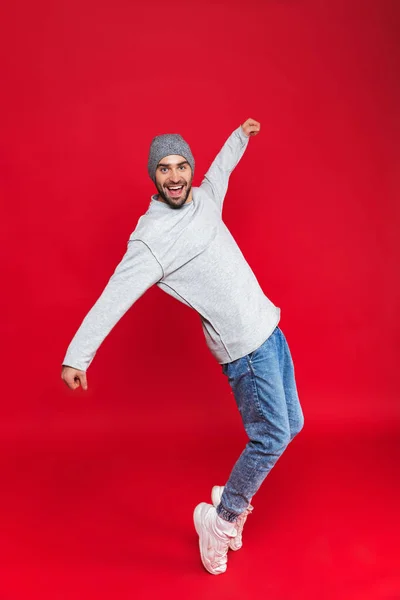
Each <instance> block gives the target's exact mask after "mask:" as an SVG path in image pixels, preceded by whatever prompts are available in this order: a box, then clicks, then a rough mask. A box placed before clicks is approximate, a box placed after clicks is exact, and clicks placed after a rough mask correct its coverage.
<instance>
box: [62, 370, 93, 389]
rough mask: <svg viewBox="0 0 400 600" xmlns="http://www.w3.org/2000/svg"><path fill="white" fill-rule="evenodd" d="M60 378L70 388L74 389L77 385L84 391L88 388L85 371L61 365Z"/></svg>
mask: <svg viewBox="0 0 400 600" xmlns="http://www.w3.org/2000/svg"><path fill="white" fill-rule="evenodd" d="M61 379H63V380H64V381H65V383H66V384H67V386H68V387H69V388H70V389H71V390H76V388H78V387H79V386H81V387H82V389H84V390H85V391H86V390H87V389H88V385H87V379H86V373H85V371H80V370H79V369H74V368H73V367H67V366H65V365H63V368H62V371H61Z"/></svg>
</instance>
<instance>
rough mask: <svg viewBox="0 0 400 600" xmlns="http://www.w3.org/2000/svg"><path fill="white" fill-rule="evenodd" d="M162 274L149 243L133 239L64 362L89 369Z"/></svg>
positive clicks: (70, 347) (89, 313)
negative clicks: (118, 325) (114, 330)
mask: <svg viewBox="0 0 400 600" xmlns="http://www.w3.org/2000/svg"><path fill="white" fill-rule="evenodd" d="M162 276H163V272H162V268H161V266H160V264H159V263H158V262H157V260H156V258H155V257H154V256H153V254H152V253H151V252H150V250H149V248H148V247H147V246H146V244H144V243H143V242H141V241H140V240H132V241H129V242H128V248H127V251H126V253H125V254H124V256H123V258H122V260H121V262H120V263H119V265H118V266H117V267H116V269H115V271H114V273H113V275H112V276H111V278H110V280H109V282H108V284H107V285H106V287H105V288H104V290H103V292H102V294H101V296H100V297H99V299H98V300H97V302H96V303H95V304H94V306H93V307H92V308H91V309H90V311H89V312H88V314H87V315H86V317H85V318H84V320H83V321H82V323H81V325H80V327H79V329H78V331H77V332H76V334H75V336H74V338H73V339H72V341H71V343H70V345H69V346H68V350H67V353H66V355H65V358H64V360H63V363H62V364H63V365H66V366H69V367H73V368H74V369H79V370H81V371H86V370H87V368H88V367H89V365H90V363H91V362H92V360H93V358H94V355H95V354H96V351H97V349H98V348H99V346H100V344H101V343H102V342H103V340H104V338H105V337H106V336H107V335H108V334H109V333H110V331H111V329H112V328H113V327H114V325H115V324H116V323H117V322H118V321H119V320H120V319H121V317H122V316H123V315H124V314H125V313H126V312H127V310H128V309H129V308H130V307H131V306H132V304H133V303H134V302H136V300H138V298H140V296H142V295H143V294H144V292H145V291H146V290H147V289H149V288H150V287H151V286H152V285H153V284H155V283H156V282H157V281H159V280H160V279H161V278H162ZM67 383H68V382H67Z"/></svg>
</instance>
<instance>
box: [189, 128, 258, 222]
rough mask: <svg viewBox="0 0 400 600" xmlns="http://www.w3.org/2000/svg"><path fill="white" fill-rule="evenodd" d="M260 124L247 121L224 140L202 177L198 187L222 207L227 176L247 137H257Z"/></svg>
mask: <svg viewBox="0 0 400 600" xmlns="http://www.w3.org/2000/svg"><path fill="white" fill-rule="evenodd" d="M259 130H260V124H259V123H258V122H257V121H254V120H253V119H247V121H245V122H244V123H243V125H240V127H238V128H237V129H235V131H234V132H233V133H231V135H230V136H229V137H228V139H227V140H226V142H225V144H224V145H223V146H222V148H221V150H220V151H219V153H218V154H217V156H216V157H215V159H214V161H213V163H212V164H211V166H210V168H209V169H208V171H207V173H206V174H205V176H204V179H203V181H202V182H201V184H200V187H201V188H202V189H203V190H204V191H205V192H206V193H207V194H208V195H209V196H210V197H211V198H212V199H213V200H214V201H215V202H216V203H217V205H218V207H219V208H220V210H221V211H222V206H223V202H224V198H225V194H226V191H227V189H228V182H229V176H230V174H231V173H232V171H233V169H234V168H235V167H236V165H237V164H238V162H239V160H240V159H241V158H242V156H243V154H244V151H245V150H246V148H247V144H248V141H249V136H252V135H257V133H258V132H259Z"/></svg>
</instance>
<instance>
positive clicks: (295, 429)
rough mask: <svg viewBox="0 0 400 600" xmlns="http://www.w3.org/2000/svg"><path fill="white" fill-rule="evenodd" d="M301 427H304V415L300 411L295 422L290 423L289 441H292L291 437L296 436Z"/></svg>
mask: <svg viewBox="0 0 400 600" xmlns="http://www.w3.org/2000/svg"><path fill="white" fill-rule="evenodd" d="M303 427H304V416H303V413H301V414H300V415H299V416H298V418H297V421H296V423H294V424H292V423H291V424H290V441H292V440H293V438H294V437H296V435H297V434H298V433H300V431H301V430H302V429H303Z"/></svg>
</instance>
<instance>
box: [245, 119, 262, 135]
mask: <svg viewBox="0 0 400 600" xmlns="http://www.w3.org/2000/svg"><path fill="white" fill-rule="evenodd" d="M242 130H243V133H244V134H245V135H247V137H249V136H251V135H257V133H259V131H260V123H259V122H258V121H255V120H254V119H247V121H245V122H244V123H243V125H242Z"/></svg>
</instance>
